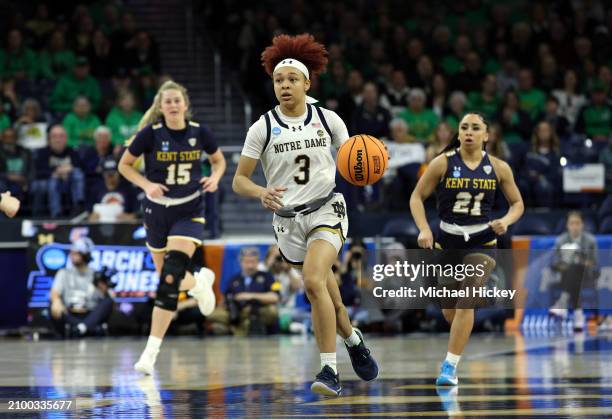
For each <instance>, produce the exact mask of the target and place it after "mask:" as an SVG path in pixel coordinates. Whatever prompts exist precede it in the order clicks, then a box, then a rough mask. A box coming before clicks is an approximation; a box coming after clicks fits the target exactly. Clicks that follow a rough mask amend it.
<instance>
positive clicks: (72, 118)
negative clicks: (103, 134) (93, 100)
mask: <svg viewBox="0 0 612 419" xmlns="http://www.w3.org/2000/svg"><path fill="white" fill-rule="evenodd" d="M62 125H63V126H64V129H65V130H66V133H67V134H68V146H69V147H73V148H75V147H78V146H81V145H93V134H94V131H95V130H96V128H98V126H100V125H102V123H101V122H100V119H99V118H98V117H97V116H96V115H93V114H92V113H91V105H90V104H89V100H88V99H87V98H86V97H85V96H79V97H77V98H76V99H75V100H74V107H73V111H72V112H70V113H69V114H68V115H66V117H65V118H64V120H63V121H62Z"/></svg>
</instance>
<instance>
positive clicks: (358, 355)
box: [344, 329, 378, 381]
mask: <svg viewBox="0 0 612 419" xmlns="http://www.w3.org/2000/svg"><path fill="white" fill-rule="evenodd" d="M353 330H355V333H357V336H359V339H361V342H359V345H356V346H348V345H347V344H346V343H345V344H344V346H346V350H347V351H348V353H349V356H350V357H351V364H353V369H354V370H355V374H357V376H358V377H359V378H361V379H362V380H364V381H372V380H376V378H378V364H377V363H376V361H375V360H374V357H373V356H372V355H371V354H370V350H369V349H368V348H366V346H365V343H364V341H363V335H362V334H361V331H360V330H359V329H353Z"/></svg>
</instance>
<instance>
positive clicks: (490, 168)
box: [482, 164, 493, 175]
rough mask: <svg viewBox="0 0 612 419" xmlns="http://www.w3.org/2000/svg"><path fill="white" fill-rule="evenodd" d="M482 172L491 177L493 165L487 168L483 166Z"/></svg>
mask: <svg viewBox="0 0 612 419" xmlns="http://www.w3.org/2000/svg"><path fill="white" fill-rule="evenodd" d="M482 170H484V172H485V173H486V174H487V175H490V174H491V171H492V170H493V168H492V167H491V165H489V164H487V165H486V166H482Z"/></svg>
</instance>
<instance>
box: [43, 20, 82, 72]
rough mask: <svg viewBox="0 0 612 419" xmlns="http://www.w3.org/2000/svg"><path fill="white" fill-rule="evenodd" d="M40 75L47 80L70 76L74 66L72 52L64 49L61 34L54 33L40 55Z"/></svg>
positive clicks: (63, 39) (64, 44)
mask: <svg viewBox="0 0 612 419" xmlns="http://www.w3.org/2000/svg"><path fill="white" fill-rule="evenodd" d="M39 60H40V75H41V76H42V77H44V78H46V79H49V80H56V79H58V78H59V77H63V76H68V75H70V74H72V72H73V70H74V66H75V64H76V56H75V55H74V52H72V51H71V50H70V49H68V48H66V39H65V37H64V34H63V32H61V31H54V32H53V34H52V35H51V40H50V41H49V48H48V49H47V50H45V51H42V52H41V53H40V57H39Z"/></svg>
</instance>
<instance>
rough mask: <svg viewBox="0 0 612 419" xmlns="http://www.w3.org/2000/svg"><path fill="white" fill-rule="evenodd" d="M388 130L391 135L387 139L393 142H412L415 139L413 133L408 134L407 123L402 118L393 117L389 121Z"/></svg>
mask: <svg viewBox="0 0 612 419" xmlns="http://www.w3.org/2000/svg"><path fill="white" fill-rule="evenodd" d="M389 131H390V133H391V136H390V137H389V138H388V140H389V141H393V142H394V143H398V144H402V143H412V142H414V141H415V140H416V138H414V135H410V132H409V130H408V124H407V123H406V121H404V120H403V119H402V118H393V119H392V120H391V122H390V123H389Z"/></svg>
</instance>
